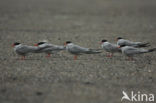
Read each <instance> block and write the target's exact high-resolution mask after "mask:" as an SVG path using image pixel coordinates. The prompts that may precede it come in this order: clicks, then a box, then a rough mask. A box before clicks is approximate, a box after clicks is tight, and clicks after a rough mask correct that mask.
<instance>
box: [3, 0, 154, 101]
mask: <svg viewBox="0 0 156 103" xmlns="http://www.w3.org/2000/svg"><path fill="white" fill-rule="evenodd" d="M155 10H156V1H155V0H66V1H65V0H1V1H0V41H1V43H0V47H1V49H0V103H121V97H122V91H123V90H124V91H126V92H127V93H130V92H131V91H135V92H137V91H140V92H141V93H153V94H156V86H155V85H156V75H155V74H156V53H155V52H154V53H150V54H145V55H141V56H138V57H136V58H135V61H127V60H126V57H124V56H123V55H121V54H115V56H114V57H113V58H107V57H106V53H105V52H103V53H101V54H97V55H83V56H80V57H79V58H78V60H76V61H74V60H73V56H72V55H70V54H69V53H67V52H66V51H64V52H61V53H59V54H58V55H52V57H51V58H49V59H47V58H45V54H31V55H29V56H28V57H27V59H26V60H24V61H22V60H18V59H17V58H19V56H18V55H16V54H15V53H14V51H13V48H12V47H11V44H12V43H13V42H15V41H18V42H21V43H24V44H28V45H32V44H34V43H36V42H38V41H41V40H48V41H49V42H51V43H53V44H59V45H62V44H63V43H64V42H65V41H66V40H71V41H73V42H74V43H76V44H78V45H81V46H84V47H90V48H100V45H99V42H100V41H101V39H107V40H109V41H110V42H113V43H116V41H115V38H116V37H118V36H121V37H124V38H128V39H130V40H133V41H146V42H150V43H151V44H152V46H151V47H150V48H152V47H155V46H156V12H155ZM123 103H128V101H125V102H123ZM133 103H135V102H133Z"/></svg>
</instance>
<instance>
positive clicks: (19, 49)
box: [12, 42, 39, 60]
mask: <svg viewBox="0 0 156 103" xmlns="http://www.w3.org/2000/svg"><path fill="white" fill-rule="evenodd" d="M12 47H14V51H15V52H16V53H17V54H18V55H21V56H22V58H21V59H22V60H24V59H25V56H26V55H27V54H28V53H35V52H36V51H38V49H39V48H38V47H35V46H28V45H23V44H21V43H18V42H15V43H14V44H12Z"/></svg>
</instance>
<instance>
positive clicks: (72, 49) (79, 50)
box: [65, 41, 101, 60]
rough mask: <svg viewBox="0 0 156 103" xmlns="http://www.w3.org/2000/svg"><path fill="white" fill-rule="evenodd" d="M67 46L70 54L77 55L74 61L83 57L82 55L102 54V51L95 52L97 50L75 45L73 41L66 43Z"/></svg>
mask: <svg viewBox="0 0 156 103" xmlns="http://www.w3.org/2000/svg"><path fill="white" fill-rule="evenodd" d="M65 46H66V50H67V51H68V52H69V53H71V54H73V55H75V56H74V60H76V59H77V56H78V55H81V54H97V53H101V52H100V51H98V50H95V49H90V48H84V47H81V46H78V45H75V44H74V43H72V42H71V41H66V42H65Z"/></svg>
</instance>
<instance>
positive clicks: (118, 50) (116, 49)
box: [110, 44, 121, 52]
mask: <svg viewBox="0 0 156 103" xmlns="http://www.w3.org/2000/svg"><path fill="white" fill-rule="evenodd" d="M110 49H111V50H112V51H114V52H121V48H119V47H118V45H116V44H111V46H110Z"/></svg>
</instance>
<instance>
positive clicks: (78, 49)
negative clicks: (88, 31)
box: [70, 45, 89, 54]
mask: <svg viewBox="0 0 156 103" xmlns="http://www.w3.org/2000/svg"><path fill="white" fill-rule="evenodd" d="M88 50H89V49H88V48H84V47H80V46H78V45H74V46H73V47H72V48H70V51H71V52H72V53H77V54H80V53H85V52H87V51H88Z"/></svg>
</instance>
